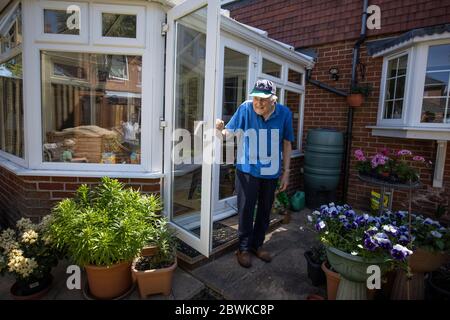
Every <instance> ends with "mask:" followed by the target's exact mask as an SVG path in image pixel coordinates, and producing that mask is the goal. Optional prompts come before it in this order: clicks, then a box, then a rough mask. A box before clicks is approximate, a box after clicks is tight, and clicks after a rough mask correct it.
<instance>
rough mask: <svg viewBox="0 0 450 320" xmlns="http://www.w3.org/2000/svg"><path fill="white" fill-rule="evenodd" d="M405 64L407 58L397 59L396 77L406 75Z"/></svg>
mask: <svg viewBox="0 0 450 320" xmlns="http://www.w3.org/2000/svg"><path fill="white" fill-rule="evenodd" d="M407 63H408V56H407V55H405V56H401V57H400V58H398V72H397V76H403V75H405V74H406V67H407Z"/></svg>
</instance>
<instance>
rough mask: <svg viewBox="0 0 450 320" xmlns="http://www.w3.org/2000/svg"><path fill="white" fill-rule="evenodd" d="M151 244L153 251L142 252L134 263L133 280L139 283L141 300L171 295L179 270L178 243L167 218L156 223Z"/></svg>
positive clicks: (162, 218) (132, 267) (132, 268)
mask: <svg viewBox="0 0 450 320" xmlns="http://www.w3.org/2000/svg"><path fill="white" fill-rule="evenodd" d="M149 242H150V245H151V247H152V248H153V250H147V251H142V252H141V256H139V257H138V258H136V259H135V260H134V261H133V264H132V266H131V271H132V276H133V280H135V281H136V282H137V285H138V288H139V294H140V296H141V298H145V297H146V296H148V295H150V294H158V293H162V294H164V295H169V294H170V292H171V290H172V280H173V276H174V272H175V269H176V268H177V256H176V248H177V242H176V237H175V235H174V233H173V231H172V230H171V229H169V227H168V222H167V220H166V219H165V217H161V218H160V219H158V220H157V221H155V223H154V228H153V231H152V234H151V236H150V240H149Z"/></svg>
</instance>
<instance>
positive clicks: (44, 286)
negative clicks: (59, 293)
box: [10, 274, 53, 300]
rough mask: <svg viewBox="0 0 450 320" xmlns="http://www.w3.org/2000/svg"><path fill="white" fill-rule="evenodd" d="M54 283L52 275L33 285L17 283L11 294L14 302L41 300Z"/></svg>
mask: <svg viewBox="0 0 450 320" xmlns="http://www.w3.org/2000/svg"><path fill="white" fill-rule="evenodd" d="M52 282H53V276H52V275H51V274H49V275H46V276H45V277H44V278H42V279H40V280H37V281H34V282H31V283H20V282H17V281H16V282H15V283H14V284H13V285H12V287H11V289H10V293H11V295H12V297H13V299H14V300H39V299H41V298H42V297H44V296H45V295H46V294H47V292H48V291H49V290H50V288H51V284H52Z"/></svg>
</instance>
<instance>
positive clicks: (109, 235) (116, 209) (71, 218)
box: [49, 177, 160, 299]
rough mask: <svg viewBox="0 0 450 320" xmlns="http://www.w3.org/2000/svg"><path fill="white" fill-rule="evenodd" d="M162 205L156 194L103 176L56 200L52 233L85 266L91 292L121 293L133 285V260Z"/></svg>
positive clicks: (105, 296)
mask: <svg viewBox="0 0 450 320" xmlns="http://www.w3.org/2000/svg"><path fill="white" fill-rule="evenodd" d="M159 206H160V200H159V197H158V196H155V195H142V194H141V193H140V192H139V191H135V190H133V189H131V188H129V189H125V188H124V186H123V184H122V183H120V182H119V181H117V180H115V179H110V178H107V177H104V178H102V180H101V183H100V184H99V185H98V186H96V187H95V188H92V189H90V188H88V186H87V185H82V186H81V187H80V188H78V190H77V192H76V195H75V197H74V199H64V200H62V201H61V202H59V203H58V204H57V205H56V207H55V208H54V210H53V215H52V223H51V224H50V228H49V235H50V237H51V238H52V239H53V240H54V242H55V244H56V246H57V248H58V249H61V250H64V252H65V253H66V254H67V256H68V257H69V258H70V259H71V260H72V261H73V262H74V263H75V264H77V265H79V266H81V267H85V270H86V274H87V279H88V285H89V292H90V294H91V295H92V296H94V297H96V298H98V299H112V298H117V297H119V296H122V295H123V294H125V293H126V292H128V291H129V289H130V288H131V286H132V279H131V272H130V268H131V263H132V261H133V259H134V258H135V257H136V256H137V255H138V254H139V253H140V250H141V249H142V248H143V247H144V246H145V244H146V243H147V241H148V239H149V237H150V235H151V233H152V228H153V225H154V222H155V221H156V220H157V219H159V217H158V215H157V214H156V213H155V212H156V211H157V210H158V208H159Z"/></svg>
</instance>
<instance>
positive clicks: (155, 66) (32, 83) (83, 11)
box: [0, 0, 314, 255]
mask: <svg viewBox="0 0 450 320" xmlns="http://www.w3.org/2000/svg"><path fill="white" fill-rule="evenodd" d="M17 2H19V1H17ZM177 2H180V1H177ZM20 3H22V34H23V43H22V48H20V49H23V50H22V59H23V91H24V94H23V106H24V139H25V144H24V154H25V157H24V159H20V158H18V157H15V156H12V155H10V154H7V153H5V152H3V151H0V165H1V166H3V167H5V168H7V169H8V170H10V171H12V172H14V173H15V174H17V175H22V176H26V175H30V176H40V175H42V176H64V177H70V176H81V177H102V176H111V177H116V178H122V177H123V178H156V179H158V178H163V179H164V186H162V191H163V193H164V196H165V199H164V201H165V202H166V203H167V201H170V196H167V194H168V191H169V189H168V188H169V187H170V186H169V185H170V183H171V182H169V181H171V179H170V177H171V174H172V173H171V172H170V167H167V164H168V163H169V162H168V157H169V158H170V152H168V151H167V150H165V149H167V147H168V146H170V145H169V144H168V143H170V141H169V142H167V137H168V135H167V132H171V131H170V128H171V126H172V123H171V113H172V111H171V108H172V103H173V101H172V100H173V87H172V85H171V83H172V82H171V80H170V79H171V77H172V75H171V72H172V69H173V65H172V63H170V62H169V61H171V59H172V58H171V57H173V51H174V48H173V43H171V41H173V35H171V31H172V30H171V28H173V26H172V25H171V23H170V21H173V19H177V18H178V17H181V16H183V14H188V13H189V12H192V11H193V10H194V9H198V8H200V7H202V6H205V5H206V4H208V19H209V18H212V19H211V21H208V28H207V32H208V37H209V38H210V40H209V41H208V44H207V50H209V52H215V54H214V55H213V56H212V57H211V56H209V55H208V54H207V55H206V56H207V57H208V58H207V62H206V68H205V69H206V73H205V75H206V79H205V80H206V81H205V83H211V84H214V90H205V103H206V101H210V105H216V106H220V107H219V108H214V110H211V111H209V110H210V109H209V108H205V109H204V112H205V113H204V117H205V123H206V126H205V129H208V128H209V127H212V126H213V125H212V124H213V123H214V119H216V118H218V117H220V116H221V112H222V110H221V108H222V88H223V57H224V48H225V47H229V48H230V49H233V50H236V51H239V52H242V53H244V54H247V55H248V56H249V66H248V70H249V73H248V79H247V95H248V93H249V92H250V90H251V87H252V85H253V83H254V81H255V80H256V79H258V78H261V77H264V75H262V74H261V65H262V57H263V56H264V57H267V58H269V59H270V60H272V59H275V61H279V62H280V63H281V65H282V77H281V79H274V80H275V82H276V84H277V85H278V86H279V87H280V88H281V95H280V97H279V101H280V102H281V103H283V101H284V90H290V91H293V92H296V93H299V94H301V97H302V98H301V103H300V105H299V116H300V119H299V128H298V132H299V135H298V141H299V146H298V147H299V148H298V150H301V149H300V148H301V145H300V143H301V140H302V139H301V134H302V126H303V104H304V94H305V78H304V76H305V74H306V69H309V68H312V67H313V65H314V61H313V59H312V58H311V57H308V56H306V55H304V54H301V53H298V52H295V50H294V48H293V47H290V46H288V45H285V44H282V43H280V42H278V41H275V40H272V39H269V38H268V37H267V35H266V34H265V33H264V32H262V31H261V30H258V29H255V28H251V27H248V26H246V25H244V24H241V23H239V22H236V21H235V20H233V19H231V18H229V17H227V16H226V14H224V13H222V14H219V10H220V6H219V4H218V2H217V1H215V0H186V1H185V2H182V3H181V4H177V5H175V4H173V3H171V2H170V1H165V0H147V1H144V0H132V1H125V0H80V1H74V2H69V1H57V0H45V1H40V0H21V1H20ZM68 4H70V5H74V4H76V5H78V6H79V8H80V19H81V24H80V34H79V35H59V34H44V32H43V26H42V24H43V23H42V22H43V13H42V12H43V9H44V8H49V9H57V10H61V9H64V8H65V6H67V5H68ZM8 10H9V9H8ZM101 12H114V13H124V14H136V15H137V24H138V25H137V29H136V39H129V38H102V37H99V35H101V30H100V29H101V23H98V21H97V22H96V19H97V20H98V17H99V16H101ZM171 19H172V20H171ZM214 20H216V21H218V26H219V27H220V33H219V32H215V33H211V31H214V30H215V29H214ZM166 21H167V23H166ZM219 34H220V36H218V35H219ZM171 37H172V38H171ZM170 39H172V40H170ZM219 40H220V41H219ZM18 50H19V49H15V50H14V53H15V54H17V52H18ZM44 50H48V51H56V52H80V53H98V54H120V55H138V56H142V69H141V74H142V82H141V88H142V91H141V98H142V108H141V130H142V131H141V135H142V136H143V137H152V139H141V154H142V157H141V163H140V164H94V163H64V162H44V161H43V159H42V143H43V137H42V121H41V120H42V119H41V117H42V115H41V113H42V109H41V108H42V106H41V105H42V102H41V95H42V93H41V62H40V59H41V58H40V53H41V51H44ZM15 54H14V55H15ZM11 56H13V55H12V53H11V54H10V55H9V57H11ZM0 58H1V59H2V60H1V61H0V62H2V61H5V59H6V58H5V57H3V56H2V57H0ZM166 59H167V61H168V62H169V63H167V70H166V73H165V66H164V63H163V62H164V61H166ZM277 63H278V62H277ZM289 68H290V69H292V70H295V71H297V72H300V73H302V76H303V79H302V85H298V84H295V83H290V82H288V81H287V74H288V70H289ZM165 76H166V77H167V79H166V81H164V79H165ZM299 155H301V154H300V153H299V152H298V153H297V154H294V155H293V157H295V156H299ZM204 168H205V169H206V170H205V171H204V174H202V179H203V181H202V188H205V189H204V190H203V189H202V203H201V208H202V210H201V221H200V224H201V227H202V228H201V234H200V238H196V237H194V236H192V234H190V233H189V232H186V231H185V230H183V229H182V228H178V227H177V226H175V227H176V228H177V230H178V231H179V233H178V235H179V237H180V239H182V240H183V241H185V242H186V243H188V244H189V245H191V246H192V247H194V248H196V249H197V250H198V251H200V252H201V253H203V254H204V255H208V254H209V252H210V248H211V243H210V240H211V239H210V230H211V225H212V221H213V218H214V219H219V218H222V217H224V216H226V215H229V212H227V210H225V209H226V208H224V205H225V204H226V202H224V201H222V203H220V201H219V200H218V199H217V197H218V196H217V197H216V196H211V194H213V195H215V194H216V193H217V194H218V188H217V186H216V185H218V183H214V181H218V180H219V179H218V176H217V174H218V171H217V170H216V169H215V168H213V165H209V166H208V167H204ZM169 193H170V192H169ZM225 200H226V199H225ZM221 206H222V207H221ZM228 211H229V210H228ZM204 213H205V214H204ZM216 213H218V214H216ZM166 214H168V213H167V212H166ZM213 215H214V217H213Z"/></svg>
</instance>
